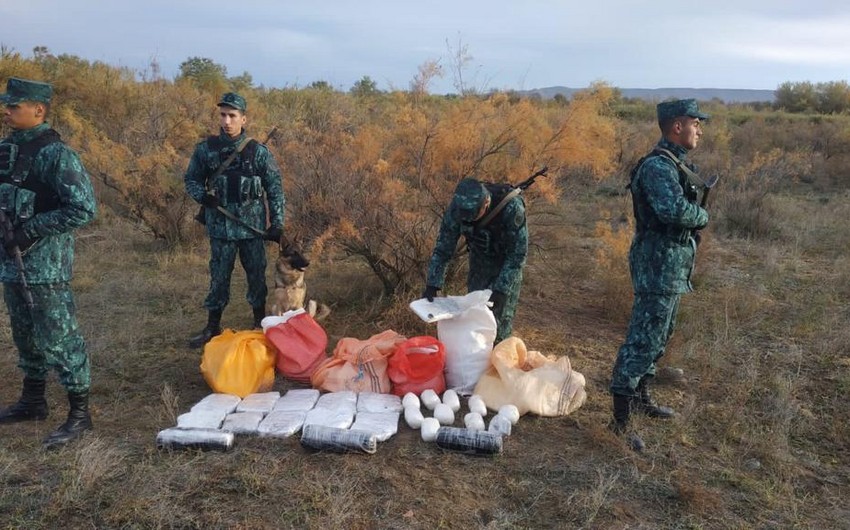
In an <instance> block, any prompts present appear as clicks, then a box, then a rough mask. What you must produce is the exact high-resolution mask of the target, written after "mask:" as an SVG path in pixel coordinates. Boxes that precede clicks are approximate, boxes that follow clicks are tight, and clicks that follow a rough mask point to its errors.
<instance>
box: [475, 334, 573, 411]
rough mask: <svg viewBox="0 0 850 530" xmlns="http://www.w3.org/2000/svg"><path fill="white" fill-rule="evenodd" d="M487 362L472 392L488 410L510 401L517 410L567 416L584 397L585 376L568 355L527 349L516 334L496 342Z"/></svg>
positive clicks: (496, 408) (507, 403)
mask: <svg viewBox="0 0 850 530" xmlns="http://www.w3.org/2000/svg"><path fill="white" fill-rule="evenodd" d="M490 362H491V363H492V366H490V368H489V369H488V370H487V371H486V372H484V375H482V376H481V379H480V380H479V381H478V384H477V385H476V386H475V393H476V394H479V395H481V398H482V399H483V400H484V403H485V404H486V405H487V408H489V409H491V410H499V408H500V407H502V406H503V405H509V404H513V405H516V407H517V409H519V413H520V414H526V413H528V412H531V413H533V414H537V415H538V416H566V415H567V414H569V413H571V412H573V411H574V410H576V409H577V408H579V407H581V406H582V405H583V404H584V402H585V400H586V399H587V393H586V392H585V390H584V385H585V381H584V376H583V375H581V374H580V373H579V372H576V371H575V370H573V369H572V367H571V366H570V360H569V358H567V357H559V358H556V357H555V356H553V355H550V356H548V357H547V356H545V355H543V354H542V353H540V352H538V351H528V350H527V349H526V348H525V343H524V342H523V341H522V340H521V339H518V338H516V337H509V338H507V339H505V340H503V341H502V342H500V343H499V344H497V345H496V347H495V348H494V349H493V353H492V354H491V356H490Z"/></svg>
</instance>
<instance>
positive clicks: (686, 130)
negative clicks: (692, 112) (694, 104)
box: [677, 116, 702, 150]
mask: <svg viewBox="0 0 850 530" xmlns="http://www.w3.org/2000/svg"><path fill="white" fill-rule="evenodd" d="M677 123H678V125H677V133H678V142H677V143H678V144H679V145H681V146H682V147H684V148H685V149H687V150H691V149H693V148H695V147H696V146H697V144H698V143H699V139H700V136H702V122H701V121H700V120H699V118H691V117H689V116H686V117H684V118H681V119H680V120H679V121H678V122H677Z"/></svg>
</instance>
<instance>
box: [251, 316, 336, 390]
mask: <svg viewBox="0 0 850 530" xmlns="http://www.w3.org/2000/svg"><path fill="white" fill-rule="evenodd" d="M266 338H267V339H268V340H269V342H271V343H272V344H273V345H274V347H275V348H277V362H276V367H277V371H278V372H280V373H281V374H283V376H284V377H288V378H289V379H292V380H294V381H300V382H302V383H309V382H310V377H311V376H312V375H313V372H315V371H316V368H317V367H318V366H319V365H320V364H322V362H323V361H324V360H325V359H326V358H327V355H326V353H325V350H326V349H327V347H328V334H327V333H325V330H324V329H322V326H320V325H319V323H318V322H316V321H315V319H313V317H311V316H310V314H309V313H302V314H300V315H295V316H294V317H292V318H290V319H289V320H287V321H286V322H283V323H281V324H278V325H276V326H272V327H270V328H268V329H267V330H266Z"/></svg>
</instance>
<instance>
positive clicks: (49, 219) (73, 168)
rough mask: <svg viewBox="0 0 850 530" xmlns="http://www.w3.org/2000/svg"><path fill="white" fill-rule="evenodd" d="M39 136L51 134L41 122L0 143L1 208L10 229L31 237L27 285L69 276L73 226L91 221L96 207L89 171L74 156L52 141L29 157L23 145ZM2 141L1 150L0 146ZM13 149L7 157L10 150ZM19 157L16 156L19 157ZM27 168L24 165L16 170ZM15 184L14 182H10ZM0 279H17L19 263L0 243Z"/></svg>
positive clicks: (26, 263) (25, 256) (25, 257)
mask: <svg viewBox="0 0 850 530" xmlns="http://www.w3.org/2000/svg"><path fill="white" fill-rule="evenodd" d="M44 134H55V132H54V131H53V130H52V129H51V128H50V126H49V125H48V124H46V123H42V124H41V125H38V126H36V127H33V128H32V129H27V130H21V131H14V132H13V133H12V135H11V136H9V137H8V138H5V139H3V141H2V142H0V152H3V153H4V156H3V161H4V163H2V164H0V208H2V209H3V210H4V211H5V212H6V214H7V215H9V216H10V217H11V218H12V221H13V224H14V225H15V227H16V228H17V227H20V228H22V229H23V231H24V233H25V234H26V235H27V236H28V237H30V238H32V239H35V240H36V241H35V242H34V243H33V245H32V246H31V247H30V248H29V249H28V250H26V252H24V254H23V262H24V274H25V276H26V280H27V282H28V283H31V284H46V283H61V282H68V281H70V280H71V276H72V273H73V271H72V269H73V264H74V235H73V232H72V231H73V230H74V229H75V228H78V227H80V226H83V225H85V224H86V223H88V222H90V221H91V220H92V219H94V216H95V214H96V212H97V207H96V204H95V199H94V190H93V189H92V185H91V181H90V180H89V175H88V173H87V172H86V170H85V168H84V167H83V164H82V162H81V161H80V157H79V155H77V153H76V152H75V151H74V150H73V149H71V148H70V147H68V146H67V145H65V144H64V143H63V142H61V141H58V135H56V138H57V141H55V142H52V143H49V144H48V145H45V146H43V147H42V148H41V149H40V150H38V151H37V152H35V153H33V156H32V157H28V156H25V155H23V154H22V151H24V150H23V149H22V150H20V151H18V148H17V147H13V148H12V150H11V151H10V150H9V147H10V146H8V145H7V144H14V145H15V146H18V147H20V146H23V145H25V144H27V143H29V142H31V141H33V140H36V139H38V138H39V137H40V136H42V135H44ZM3 145H6V148H5V149H3V148H2V146H3ZM13 152H15V153H17V154H16V155H13V156H12V158H14V159H15V160H9V159H8V154H9V153H13ZM19 155H20V156H19ZM23 167H26V168H27V169H21V168H23ZM19 179H22V180H20V182H19V183H14V181H15V180H19ZM0 281H2V282H9V283H17V282H19V281H20V280H19V277H18V267H17V265H16V264H15V260H14V258H13V257H12V256H9V255H8V254H7V253H6V251H5V250H4V249H3V248H2V247H0Z"/></svg>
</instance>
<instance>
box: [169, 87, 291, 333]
mask: <svg viewBox="0 0 850 530" xmlns="http://www.w3.org/2000/svg"><path fill="white" fill-rule="evenodd" d="M246 107H247V105H246V102H245V98H243V97H242V96H240V95H239V94H235V93H233V92H228V93H226V94H224V95H223V96H222V97H221V101H219V103H218V109H219V125H220V126H221V131H220V133H219V134H218V136H210V137H209V138H207V139H206V140H204V141H203V142H201V143H199V144H198V145H197V146H196V147H195V152H194V154H193V155H192V159H191V160H190V161H189V169H187V170H186V175H185V176H184V178H183V180H184V182H185V185H186V192H187V193H188V194H189V195H190V196H191V197H192V198H193V199H195V200H196V201H197V202H199V203H201V204H202V205H203V206H204V207H205V208H204V214H203V215H204V217H203V219H204V223H205V224H206V227H207V235H209V238H210V290H209V294H208V295H207V298H206V300H205V301H204V307H205V308H206V309H207V311H208V312H209V317H208V320H207V325H206V327H205V328H204V329H203V330H201V332H200V333H199V334H198V335H196V336H194V337H192V338H191V339H189V346H190V347H192V348H200V347H201V346H203V345H204V344H206V343H207V342H208V341H209V340H210V339H211V338H213V337H215V336H216V335H218V334H220V333H221V314H222V312H223V311H224V308H225V306H227V303H228V301H229V300H230V276H231V274H232V272H233V266H234V264H235V262H236V254H237V253H238V254H239V261H240V263H242V268H243V269H245V274H246V276H247V278H248V293H247V299H248V303H249V304H250V305H251V308H252V310H253V314H254V327H256V328H258V327H260V321H261V320H262V319H263V317H264V316H265V314H266V295H267V294H268V289H267V287H266V248H265V243H264V241H263V239H266V240H268V241H280V238H281V236H282V235H283V205H284V197H283V187H282V186H281V180H280V170H279V169H278V166H277V162H275V159H274V157H273V156H272V154H271V153H270V152H269V150H268V148H267V147H266V146H265V145H263V144H261V143H259V142H257V141H256V140H253V139H251V138H248V137H247V136H246V134H245V124H246V123H247V116H246V115H245V111H246ZM267 217H268V219H269V221H270V228H269V229H268V231H266V218H267ZM263 233H265V235H264V236H260V235H259V234H263Z"/></svg>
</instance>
